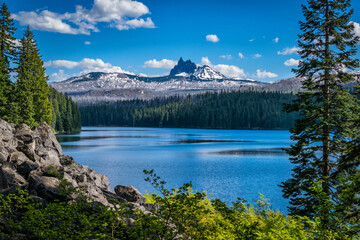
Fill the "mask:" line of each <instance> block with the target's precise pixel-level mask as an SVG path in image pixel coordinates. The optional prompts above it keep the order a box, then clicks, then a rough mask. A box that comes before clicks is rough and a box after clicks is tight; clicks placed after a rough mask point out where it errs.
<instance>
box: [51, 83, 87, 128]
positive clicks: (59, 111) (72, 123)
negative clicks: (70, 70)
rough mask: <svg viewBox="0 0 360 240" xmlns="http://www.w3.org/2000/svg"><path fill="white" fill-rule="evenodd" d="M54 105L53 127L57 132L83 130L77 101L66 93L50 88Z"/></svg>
mask: <svg viewBox="0 0 360 240" xmlns="http://www.w3.org/2000/svg"><path fill="white" fill-rule="evenodd" d="M50 93H51V95H50V102H51V105H52V120H51V127H52V128H53V129H55V130H56V131H57V132H79V131H81V117H80V111H79V108H78V106H77V105H76V103H75V102H74V101H73V100H72V99H71V98H70V97H68V96H67V94H65V96H64V95H63V94H62V93H59V92H58V91H56V90H55V89H54V88H50Z"/></svg>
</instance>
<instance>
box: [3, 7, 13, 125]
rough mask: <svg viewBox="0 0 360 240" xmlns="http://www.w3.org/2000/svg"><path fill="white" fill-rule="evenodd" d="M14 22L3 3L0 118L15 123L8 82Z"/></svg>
mask: <svg viewBox="0 0 360 240" xmlns="http://www.w3.org/2000/svg"><path fill="white" fill-rule="evenodd" d="M15 30H16V28H15V27H14V20H13V19H12V18H11V17H10V13H9V11H8V9H7V6H6V4H5V3H3V4H2V5H1V6H0V118H3V119H4V120H7V121H12V122H16V119H17V116H16V114H14V113H16V109H17V108H16V105H15V104H14V99H13V94H12V91H13V86H12V83H11V80H10V72H11V69H10V62H11V60H13V59H14V57H15V40H16V39H15V37H14V36H13V35H14V32H15Z"/></svg>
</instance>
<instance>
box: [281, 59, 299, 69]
mask: <svg viewBox="0 0 360 240" xmlns="http://www.w3.org/2000/svg"><path fill="white" fill-rule="evenodd" d="M299 63H300V60H296V59H293V58H290V59H288V60H286V61H285V62H284V65H285V66H288V67H291V66H299Z"/></svg>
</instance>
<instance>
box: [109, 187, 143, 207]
mask: <svg viewBox="0 0 360 240" xmlns="http://www.w3.org/2000/svg"><path fill="white" fill-rule="evenodd" d="M114 190H115V193H116V195H118V196H119V197H122V198H124V199H125V200H127V201H129V202H133V203H145V200H146V199H145V197H144V196H143V195H142V194H141V193H140V191H139V190H137V189H136V188H134V187H133V186H122V185H118V186H116V187H115V189H114Z"/></svg>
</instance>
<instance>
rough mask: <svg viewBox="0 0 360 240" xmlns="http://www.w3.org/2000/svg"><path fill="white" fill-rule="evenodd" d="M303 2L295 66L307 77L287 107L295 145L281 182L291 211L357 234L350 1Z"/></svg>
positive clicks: (325, 227)
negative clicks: (349, 86) (289, 171)
mask: <svg viewBox="0 0 360 240" xmlns="http://www.w3.org/2000/svg"><path fill="white" fill-rule="evenodd" d="M307 2H308V4H307V6H303V13H304V16H305V21H304V22H300V27H301V30H302V32H303V33H302V34H301V35H299V38H300V39H299V41H298V43H299V47H300V48H301V50H300V51H299V54H300V55H301V57H302V61H301V62H300V65H299V67H298V69H295V70H294V72H295V73H296V74H297V76H298V77H304V78H306V80H304V81H303V89H304V91H303V92H300V93H298V94H297V99H296V100H295V101H293V103H292V104H290V105H287V106H285V108H286V110H287V111H288V112H298V113H299V119H297V120H296V122H295V127H294V128H293V129H291V133H292V137H291V138H292V140H294V141H295V144H294V145H292V146H291V148H290V149H289V150H288V151H287V152H288V154H289V155H290V160H291V162H292V163H293V164H294V165H295V167H294V168H293V174H292V178H291V179H289V180H287V181H286V182H284V183H282V187H283V193H284V197H286V198H289V199H290V203H291V206H290V207H289V210H290V213H291V214H296V215H301V216H309V217H311V218H313V219H316V220H317V221H319V223H320V226H321V232H322V233H324V232H327V231H330V230H332V231H335V232H348V233H349V231H350V232H351V231H352V232H354V234H357V233H358V230H359V224H358V222H359V218H358V217H359V211H358V209H359V201H358V199H359V198H358V193H359V191H358V190H359V186H358V185H357V184H358V181H357V178H354V176H357V175H358V174H359V166H360V161H359V156H358V155H359V154H358V153H359V152H357V153H355V152H354V149H353V146H354V145H353V143H354V142H358V139H359V132H360V131H359V130H360V128H359V126H358V125H356V124H355V122H354V121H353V120H354V119H359V112H360V108H359V107H360V104H359V101H358V99H357V97H356V96H355V95H354V94H351V93H350V92H349V91H348V90H346V89H345V88H344V85H345V84H346V83H349V82H351V81H353V78H352V76H351V74H349V73H347V72H344V71H343V69H344V68H347V69H350V70H354V69H355V68H357V67H358V66H359V60H358V59H356V58H354V55H355V54H356V45H355V44H356V43H357V42H358V41H359V37H355V35H354V33H353V29H354V26H353V25H352V24H349V21H350V16H351V15H352V13H353V11H352V10H349V7H350V0H327V1H317V0H308V1H307ZM355 149H356V148H355ZM357 149H359V148H357ZM355 216H356V217H355ZM355 219H356V220H355ZM351 229H352V230H351ZM339 238H340V239H341V237H339Z"/></svg>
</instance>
